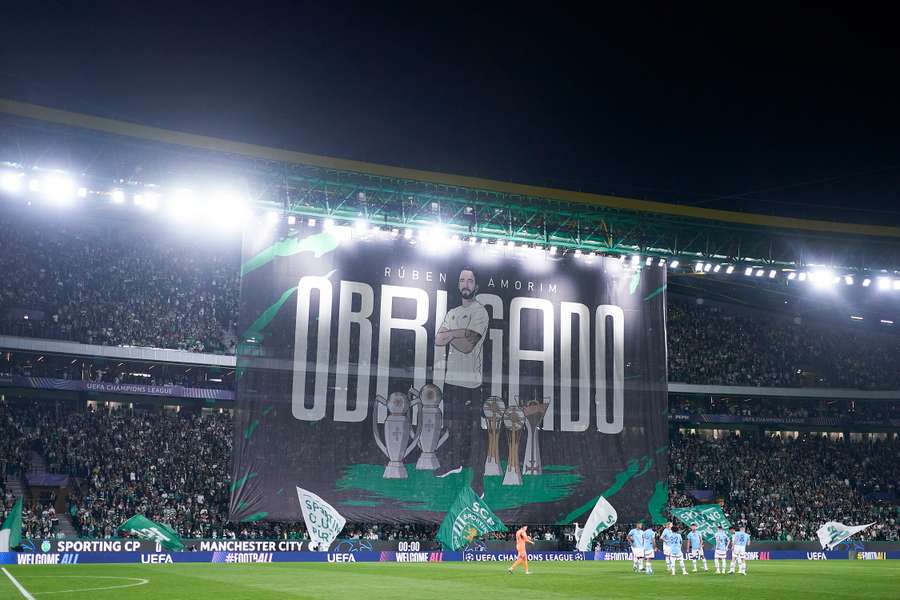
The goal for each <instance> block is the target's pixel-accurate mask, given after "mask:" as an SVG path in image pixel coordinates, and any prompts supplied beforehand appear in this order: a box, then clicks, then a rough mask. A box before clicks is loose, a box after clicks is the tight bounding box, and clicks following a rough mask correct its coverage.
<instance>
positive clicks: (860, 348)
mask: <svg viewBox="0 0 900 600" xmlns="http://www.w3.org/2000/svg"><path fill="white" fill-rule="evenodd" d="M666 331H667V334H668V347H669V381H677V382H679V383H694V384H707V385H744V386H755V387H800V386H822V387H835V388H854V389H898V388H900V363H898V361H897V360H896V357H897V356H900V336H896V335H892V334H878V333H872V332H864V331H848V330H847V329H846V328H844V327H837V328H827V327H822V326H819V325H804V326H802V327H801V326H799V325H796V324H794V323H793V321H791V320H789V319H781V318H777V317H775V316H772V315H769V316H766V315H751V314H749V313H742V312H738V311H729V310H726V309H725V308H722V307H719V306H708V305H705V304H696V303H691V302H679V301H670V302H669V303H668V305H667V323H666Z"/></svg>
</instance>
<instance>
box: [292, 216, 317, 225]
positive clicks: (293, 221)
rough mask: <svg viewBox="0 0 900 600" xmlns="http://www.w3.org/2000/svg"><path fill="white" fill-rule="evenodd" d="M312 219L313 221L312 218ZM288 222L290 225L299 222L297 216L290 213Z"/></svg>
mask: <svg viewBox="0 0 900 600" xmlns="http://www.w3.org/2000/svg"><path fill="white" fill-rule="evenodd" d="M310 221H312V219H310ZM287 223H288V225H296V224H297V217H296V216H294V215H288V218H287Z"/></svg>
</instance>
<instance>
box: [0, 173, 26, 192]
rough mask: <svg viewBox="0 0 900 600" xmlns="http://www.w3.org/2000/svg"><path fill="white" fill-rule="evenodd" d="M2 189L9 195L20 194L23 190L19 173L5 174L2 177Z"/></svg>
mask: <svg viewBox="0 0 900 600" xmlns="http://www.w3.org/2000/svg"><path fill="white" fill-rule="evenodd" d="M0 188H3V191H4V192H6V193H8V194H18V193H19V192H20V191H21V190H22V177H21V176H20V175H19V174H18V173H4V174H3V176H2V177H0Z"/></svg>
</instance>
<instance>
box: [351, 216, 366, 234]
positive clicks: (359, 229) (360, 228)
mask: <svg viewBox="0 0 900 600" xmlns="http://www.w3.org/2000/svg"><path fill="white" fill-rule="evenodd" d="M353 228H354V229H355V230H356V233H365V232H366V230H367V229H369V224H368V223H366V220H365V219H357V220H356V223H354V224H353Z"/></svg>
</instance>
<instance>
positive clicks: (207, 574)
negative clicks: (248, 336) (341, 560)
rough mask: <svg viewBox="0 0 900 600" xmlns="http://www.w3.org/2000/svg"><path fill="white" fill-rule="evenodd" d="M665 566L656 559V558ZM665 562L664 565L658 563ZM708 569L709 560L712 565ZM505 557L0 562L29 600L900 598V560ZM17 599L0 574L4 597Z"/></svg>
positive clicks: (19, 594) (798, 599)
mask: <svg viewBox="0 0 900 600" xmlns="http://www.w3.org/2000/svg"><path fill="white" fill-rule="evenodd" d="M660 562H661V561H660ZM657 566H659V567H661V566H662V565H661V564H660V565H657ZM710 566H712V564H711V563H710ZM506 567H507V565H506V564H505V563H496V562H495V563H420V564H397V563H355V564H329V563H324V564H323V563H314V564H310V563H306V564H286V563H281V564H277V563H276V564H265V565H231V564H180V565H63V566H30V565H29V566H24V565H23V566H15V565H13V566H5V567H4V568H5V569H6V570H7V571H8V572H9V573H10V574H11V575H12V576H13V577H15V578H16V579H17V580H18V581H19V583H20V584H21V585H22V586H23V587H24V588H25V590H26V592H27V593H29V594H31V595H32V596H33V597H34V598H35V599H39V598H58V599H60V600H64V599H65V600H68V599H73V600H74V599H81V598H85V599H88V598H89V599H92V600H94V599H96V600H104V599H110V600H112V599H119V598H122V599H130V598H140V599H143V598H154V599H157V598H159V599H163V598H165V599H176V600H177V599H182V598H183V599H185V600H207V599H209V600H226V599H243V598H248V599H249V598H254V599H256V598H275V599H278V600H284V599H286V598H310V599H313V598H314V599H322V600H331V599H333V598H352V599H358V598H364V599H365V600H380V599H394V598H396V599H402V600H410V599H415V600H429V599H432V598H453V599H458V600H480V599H482V598H515V599H516V600H520V599H532V598H534V599H538V598H540V599H548V598H550V599H566V598H604V599H606V598H665V599H666V600H678V599H681V598H685V599H689V600H699V599H703V598H714V599H716V600H722V598H727V599H728V600H740V599H742V598H753V599H769V598H771V599H788V600H803V599H805V598H829V599H830V600H834V599H840V598H864V599H866V600H879V599H881V598H890V599H893V600H897V599H898V598H900V561H830V562H807V561H771V562H751V563H749V567H748V575H747V576H739V575H716V574H715V572H714V571H710V572H709V573H704V572H703V571H702V569H701V571H700V572H698V573H690V567H689V568H688V570H689V575H688V576H687V577H685V576H682V575H681V574H680V573H679V574H678V575H676V576H674V577H673V576H672V575H669V574H668V573H665V572H663V570H662V568H658V569H657V571H656V572H655V573H654V574H653V575H652V576H649V577H648V576H646V575H642V574H640V575H636V574H634V573H632V572H631V563H625V562H594V561H587V562H578V563H558V562H554V563H532V574H531V575H528V576H525V575H524V574H522V573H521V571H520V572H519V573H517V574H515V575H508V574H507V573H506ZM23 597H27V596H23V595H22V593H20V592H19V591H18V590H17V589H16V587H15V586H14V585H13V583H12V582H11V581H10V579H9V578H8V577H6V575H5V574H3V573H0V599H3V600H13V599H17V598H23Z"/></svg>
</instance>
